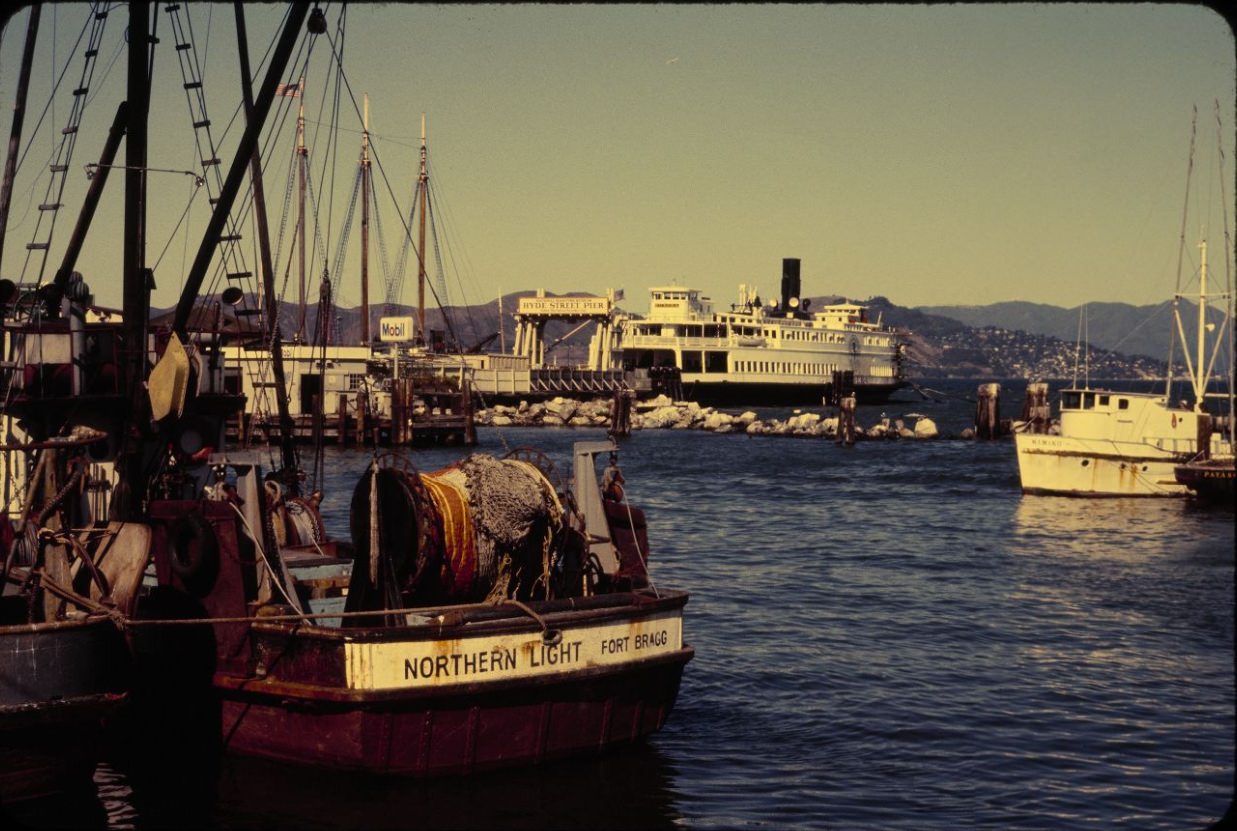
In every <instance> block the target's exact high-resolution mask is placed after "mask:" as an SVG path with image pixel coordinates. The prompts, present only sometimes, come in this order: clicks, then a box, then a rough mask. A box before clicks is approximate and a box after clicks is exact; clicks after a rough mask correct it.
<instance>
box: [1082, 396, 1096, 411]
mask: <svg viewBox="0 0 1237 831" xmlns="http://www.w3.org/2000/svg"><path fill="white" fill-rule="evenodd" d="M1094 407H1095V395H1093V394H1092V393H1089V392H1084V393H1083V394H1082V408H1083V409H1084V410H1090V409H1092V408H1094Z"/></svg>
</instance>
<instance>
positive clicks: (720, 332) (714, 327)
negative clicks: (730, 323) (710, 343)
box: [704, 323, 726, 338]
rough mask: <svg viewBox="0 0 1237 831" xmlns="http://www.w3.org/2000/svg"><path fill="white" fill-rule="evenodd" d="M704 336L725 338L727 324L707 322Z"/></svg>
mask: <svg viewBox="0 0 1237 831" xmlns="http://www.w3.org/2000/svg"><path fill="white" fill-rule="evenodd" d="M704 336H705V337H706V338H724V337H726V325H725V324H717V323H710V324H706V325H705V327H704Z"/></svg>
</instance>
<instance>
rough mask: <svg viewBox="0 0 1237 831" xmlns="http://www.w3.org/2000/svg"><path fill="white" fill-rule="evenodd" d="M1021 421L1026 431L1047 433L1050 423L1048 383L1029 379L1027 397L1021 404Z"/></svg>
mask: <svg viewBox="0 0 1237 831" xmlns="http://www.w3.org/2000/svg"><path fill="white" fill-rule="evenodd" d="M1022 421H1023V423H1024V424H1026V425H1027V426H1026V427H1025V428H1023V429H1025V430H1026V432H1028V433H1041V434H1042V433H1047V432H1048V429H1049V426H1050V425H1051V423H1052V407H1051V405H1049V403H1048V384H1047V383H1046V382H1044V381H1031V382H1030V383H1028V384H1027V397H1026V401H1025V402H1024V403H1023V405H1022Z"/></svg>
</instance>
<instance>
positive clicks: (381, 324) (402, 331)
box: [378, 317, 412, 343]
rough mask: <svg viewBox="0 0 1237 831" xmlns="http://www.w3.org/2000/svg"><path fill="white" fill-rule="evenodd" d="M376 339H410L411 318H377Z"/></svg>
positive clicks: (399, 341)
mask: <svg viewBox="0 0 1237 831" xmlns="http://www.w3.org/2000/svg"><path fill="white" fill-rule="evenodd" d="M378 340H380V341H383V342H385V343H403V342H404V341H410V340H412V318H410V317H383V318H379V320H378Z"/></svg>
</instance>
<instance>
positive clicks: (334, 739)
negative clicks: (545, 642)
mask: <svg viewBox="0 0 1237 831" xmlns="http://www.w3.org/2000/svg"><path fill="white" fill-rule="evenodd" d="M691 655H692V650H691V649H690V647H689V648H685V649H684V650H683V651H682V652H681V653H679V654H676V655H675V656H673V657H671V658H669V659H660V660H658V661H656V662H650V665H649V666H646V667H642V668H640V669H638V670H633V669H631V668H625V669H623V670H621V671H612V670H607V671H604V672H599V673H596V674H593V675H590V676H587V677H580V678H579V679H576V680H570V681H564V680H561V679H560V680H554V681H549V680H546V679H535V680H532V681H528V682H524V683H523V684H522V685H520V686H517V687H509V688H506V689H494V690H488V691H485V690H482V689H473V690H472V691H471V692H469V691H467V690H460V689H458V688H457V689H455V690H453V691H452V692H450V693H447V694H442V693H434V694H431V695H424V696H416V697H412V698H409V697H399V698H389V699H387V700H385V701H377V700H370V701H356V702H339V701H336V702H324V701H322V700H320V699H316V698H314V697H312V696H311V695H304V694H303V695H302V697H300V698H296V699H294V698H290V697H285V698H281V699H276V698H272V697H271V696H268V695H257V696H255V695H253V694H252V693H248V694H247V693H246V692H245V691H244V690H243V689H237V688H234V689H228V690H225V691H224V702H223V729H224V742H225V745H226V748H227V749H228V750H231V751H234V752H238V753H244V754H248V755H253V756H263V757H267V758H271V759H278V760H281V761H285V762H293V763H299V764H312V765H319V766H321V765H325V766H328V767H333V768H341V769H354V770H365V771H371V772H377V773H385V774H395V775H403V776H418V777H419V776H434V775H441V774H460V773H472V772H474V771H480V770H486V769H492V768H500V767H504V766H507V765H523V764H536V763H539V762H542V761H546V760H550V759H555V758H560V757H564V756H574V755H586V754H591V753H598V752H601V751H604V750H606V749H608V748H611V747H614V746H617V745H622V744H629V743H632V742H635V741H638V740H640V739H642V738H643V737H645V736H647V735H649V734H651V733H654V732H656V731H657V730H659V729H661V727H662V725H663V724H664V723H665V721H666V716H667V715H668V714H669V712H670V709H671V707H672V706H673V704H674V701H675V698H676V696H677V695H678V690H679V681H680V679H681V677H682V672H683V666H684V665H685V664H686V663H687V661H688V660H690V658H691Z"/></svg>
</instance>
